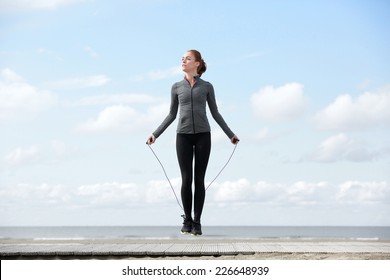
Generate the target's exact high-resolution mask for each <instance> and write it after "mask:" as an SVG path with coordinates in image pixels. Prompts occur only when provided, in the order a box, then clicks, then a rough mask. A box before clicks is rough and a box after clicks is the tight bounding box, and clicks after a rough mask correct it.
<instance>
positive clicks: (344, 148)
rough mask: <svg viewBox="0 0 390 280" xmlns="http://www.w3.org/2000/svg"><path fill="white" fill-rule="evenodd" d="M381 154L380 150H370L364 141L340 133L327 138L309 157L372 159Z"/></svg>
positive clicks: (315, 159) (326, 160)
mask: <svg viewBox="0 0 390 280" xmlns="http://www.w3.org/2000/svg"><path fill="white" fill-rule="evenodd" d="M380 154H381V153H380V151H373V150H369V149H368V148H367V147H366V145H364V143H362V142H358V141H356V140H353V139H351V138H349V137H348V136H347V135H345V134H344V133H339V134H337V135H333V136H331V137H329V138H327V139H325V140H324V141H323V142H322V143H321V144H320V145H319V146H318V147H317V148H316V150H315V151H313V152H312V153H311V154H309V155H308V156H307V159H309V160H313V161H319V162H335V161H343V160H347V161H370V160H373V159H375V158H376V157H378V156H380Z"/></svg>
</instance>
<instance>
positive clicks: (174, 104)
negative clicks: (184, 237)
mask: <svg viewBox="0 0 390 280" xmlns="http://www.w3.org/2000/svg"><path fill="white" fill-rule="evenodd" d="M181 66H182V69H183V71H184V73H185V77H184V79H183V80H182V81H180V82H177V83H175V84H173V86H172V90H171V105H170V109H169V114H168V116H167V117H166V118H165V119H164V121H163V122H162V123H161V125H160V126H159V127H158V128H157V129H156V131H154V132H153V134H152V135H151V136H150V137H149V138H148V142H147V143H148V144H149V145H151V144H153V143H154V142H155V141H156V139H157V138H158V137H159V136H160V135H161V134H162V133H163V132H164V131H165V129H167V127H168V126H169V125H170V124H171V123H172V122H173V121H174V120H175V119H176V115H177V111H178V108H179V107H180V116H179V123H178V127H177V135H176V152H177V159H178V162H179V166H180V172H181V178H182V185H181V199H182V203H183V208H184V214H185V215H184V216H183V217H184V222H183V227H182V229H181V232H182V233H183V234H184V233H191V234H193V235H201V234H202V227H201V223H200V218H201V215H202V210H203V205H204V201H205V192H206V191H205V184H204V179H205V174H206V168H207V164H208V161H209V156H210V149H211V135H210V124H209V122H208V120H207V115H206V103H208V106H209V108H210V112H211V115H212V116H213V118H214V120H215V121H216V122H217V123H218V124H219V126H220V127H221V128H222V130H223V131H224V132H225V134H226V135H227V136H228V137H229V139H230V141H231V142H232V143H233V144H237V143H238V141H240V140H239V138H238V137H237V136H236V135H235V134H234V133H233V132H232V131H231V130H230V128H229V127H228V125H227V124H226V122H225V121H224V119H223V117H222V116H221V114H220V113H219V112H218V107H217V103H216V100H215V94H214V88H213V86H212V84H211V83H209V82H206V81H204V80H203V79H201V78H200V77H201V76H202V74H203V73H204V72H205V71H206V63H205V62H204V60H203V59H202V56H201V54H200V53H199V52H198V51H197V50H189V51H187V52H186V53H185V54H184V56H183V57H182V64H181ZM193 158H195V167H194V169H195V170H194V176H193V170H192V169H193V168H192V162H193ZM193 177H194V185H195V192H194V218H192V200H193V199H192V180H193Z"/></svg>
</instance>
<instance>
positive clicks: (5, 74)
mask: <svg viewBox="0 0 390 280" xmlns="http://www.w3.org/2000/svg"><path fill="white" fill-rule="evenodd" d="M56 103H57V98H56V97H55V96H54V95H53V94H52V93H50V92H49V91H45V90H40V89H37V88H36V87H34V86H32V85H30V84H28V83H27V82H25V81H24V80H23V78H22V77H20V76H19V75H18V74H16V73H15V72H14V71H12V70H10V69H8V68H6V69H2V70H0V122H2V121H6V120H12V119H26V118H29V117H30V116H31V115H34V114H36V113H38V112H42V111H45V110H47V109H49V108H51V107H53V106H54V105H55V104H56Z"/></svg>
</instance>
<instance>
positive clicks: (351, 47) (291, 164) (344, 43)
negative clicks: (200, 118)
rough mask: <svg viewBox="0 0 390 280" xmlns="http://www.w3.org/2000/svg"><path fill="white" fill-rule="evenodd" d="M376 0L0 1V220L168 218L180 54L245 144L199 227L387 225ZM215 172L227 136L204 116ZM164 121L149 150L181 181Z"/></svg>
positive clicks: (382, 17)
mask: <svg viewBox="0 0 390 280" xmlns="http://www.w3.org/2000/svg"><path fill="white" fill-rule="evenodd" d="M389 10H390V4H389V2H388V1H380V0H378V1H363V0H361V1H304V0H301V1H214V0H212V1H196V3H195V2H193V1H180V0H167V1H162V0H146V1H99V0H54V1H53V0H51V1H49V0H30V1H28V0H13V1H11V0H1V1H0V131H1V137H0V199H1V205H0V226H11V225H12V226H13V225H180V223H181V218H180V215H181V210H180V208H179V207H178V205H177V204H176V202H175V199H174V196H173V194H172V192H171V189H170V187H169V185H168V183H167V182H166V180H165V178H164V174H163V173H162V170H161V168H160V166H159V165H158V163H157V161H156V160H155V159H154V157H153V155H152V154H151V152H150V151H149V149H148V148H147V146H146V145H145V141H146V139H147V137H148V136H149V135H150V133H151V132H152V131H154V130H155V128H156V127H157V126H158V125H159V124H160V123H161V121H162V120H163V118H164V117H165V116H166V114H167V113H168V109H169V101H170V98H169V97H170V88H171V85H172V84H173V83H174V82H176V81H178V80H181V79H182V78H183V73H182V72H181V69H180V62H181V57H182V55H183V53H185V51H186V50H188V49H198V50H199V51H201V52H202V54H203V57H204V59H205V61H206V63H207V64H208V70H207V72H206V73H205V74H204V75H203V76H202V78H204V79H205V80H208V81H210V82H211V83H212V84H213V85H214V88H215V91H216V97H217V102H218V106H219V109H220V112H221V113H222V115H223V116H224V118H225V120H226V122H227V123H228V124H229V126H230V127H231V128H232V130H233V131H234V132H235V133H236V134H237V135H238V136H239V137H240V139H241V142H240V144H239V146H238V148H237V150H236V153H235V155H234V157H233V159H232V161H231V162H230V164H229V165H228V167H227V168H226V169H225V171H224V172H223V173H222V175H221V176H220V177H219V178H218V179H217V181H216V182H215V183H214V184H213V185H212V186H211V187H210V189H209V190H208V192H207V197H206V204H205V209H204V215H203V219H202V222H203V224H204V225H387V226H390V218H389V217H390V175H389V174H390V172H389V171H390V166H389V163H390V144H389V143H390V141H389V138H390V132H389V128H390V64H389V63H388V62H389V61H390V52H389V51H388V50H389V47H390V32H389V29H388V26H390V19H389V17H388V12H389ZM209 118H210V122H211V126H212V139H213V147H212V154H211V159H210V163H209V168H208V172H207V175H206V178H207V179H206V180H207V181H211V180H212V179H213V178H214V176H215V175H216V174H217V173H218V171H219V170H220V169H221V167H222V166H223V165H224V163H225V162H226V160H227V159H228V157H229V155H230V153H231V151H232V149H233V146H232V145H231V144H230V142H229V140H228V139H227V137H226V136H225V135H224V134H223V132H222V131H221V129H220V128H219V127H218V125H217V124H216V123H215V122H214V121H213V120H212V117H211V116H209ZM176 125H177V123H176V122H174V123H173V124H172V125H171V126H170V127H169V128H168V129H167V131H166V132H165V133H164V134H163V135H162V136H161V137H160V138H159V139H158V141H157V142H156V144H155V145H154V146H153V147H154V149H155V151H156V153H157V154H158V155H159V156H160V158H161V160H162V161H163V163H164V164H165V166H166V169H167V172H168V174H169V176H170V178H171V180H172V183H173V185H174V187H175V188H176V190H177V192H179V188H180V172H179V168H178V165H177V162H176V154H175V130H176Z"/></svg>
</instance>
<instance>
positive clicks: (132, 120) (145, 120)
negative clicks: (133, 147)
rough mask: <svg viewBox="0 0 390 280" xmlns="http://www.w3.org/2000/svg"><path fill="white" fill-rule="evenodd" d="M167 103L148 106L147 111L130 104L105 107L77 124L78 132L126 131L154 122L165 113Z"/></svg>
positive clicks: (159, 119)
mask: <svg viewBox="0 0 390 280" xmlns="http://www.w3.org/2000/svg"><path fill="white" fill-rule="evenodd" d="M166 108H167V105H166V104H160V105H156V106H152V107H150V108H149V109H148V110H147V112H140V111H137V110H135V109H134V108H132V107H130V106H125V105H114V106H110V107H107V108H105V109H104V110H103V111H101V112H100V113H99V115H98V116H97V117H96V118H95V119H89V120H88V121H86V122H84V123H81V124H79V125H78V126H77V130H78V131H80V132H103V133H104V132H120V133H128V132H133V131H135V130H137V129H140V128H144V127H146V126H150V125H152V124H156V123H157V122H159V121H161V119H162V118H163V117H164V116H165V115H166V113H167V111H166Z"/></svg>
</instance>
